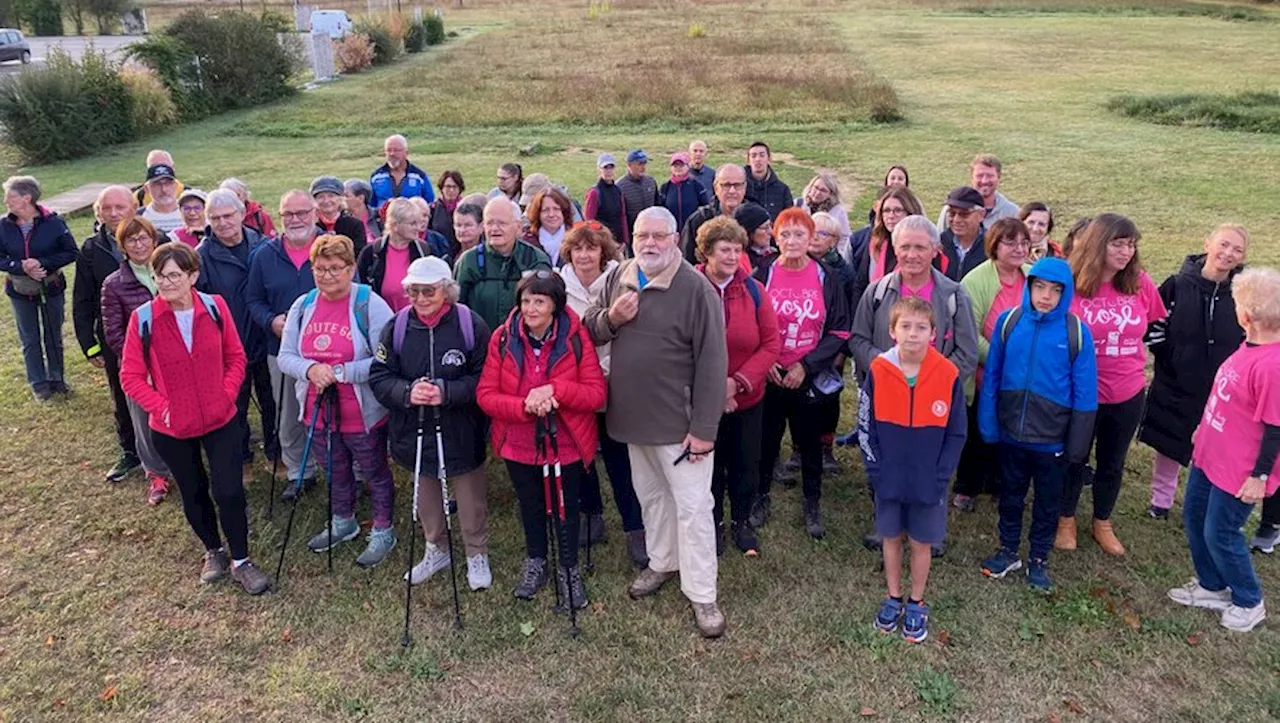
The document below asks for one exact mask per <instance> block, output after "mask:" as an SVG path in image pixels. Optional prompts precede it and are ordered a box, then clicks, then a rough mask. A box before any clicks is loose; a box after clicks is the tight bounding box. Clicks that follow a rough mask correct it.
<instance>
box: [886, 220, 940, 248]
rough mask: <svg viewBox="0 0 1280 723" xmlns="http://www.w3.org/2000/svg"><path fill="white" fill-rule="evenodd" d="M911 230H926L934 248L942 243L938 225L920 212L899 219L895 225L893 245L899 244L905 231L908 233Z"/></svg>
mask: <svg viewBox="0 0 1280 723" xmlns="http://www.w3.org/2000/svg"><path fill="white" fill-rule="evenodd" d="M910 231H924V232H925V233H927V234H929V241H930V242H931V243H932V244H933V247H934V248H938V247H939V246H941V245H942V238H941V237H940V236H939V235H938V227H937V226H934V225H933V221H930V220H929V219H927V218H925V217H924V216H921V215H919V214H917V215H914V216H907V217H906V218H904V219H902V220H901V221H899V222H898V225H897V226H894V227H893V245H894V246H897V245H898V239H899V238H901V237H902V235H903V234H904V233H908V232H910Z"/></svg>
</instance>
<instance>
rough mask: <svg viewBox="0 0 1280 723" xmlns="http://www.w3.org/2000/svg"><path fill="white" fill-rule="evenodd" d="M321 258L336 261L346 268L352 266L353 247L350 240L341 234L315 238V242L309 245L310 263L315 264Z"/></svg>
mask: <svg viewBox="0 0 1280 723" xmlns="http://www.w3.org/2000/svg"><path fill="white" fill-rule="evenodd" d="M321 258H326V259H338V260H340V261H342V262H344V263H346V265H347V266H354V265H355V263H356V252H355V245H354V244H352V243H351V239H349V238H347V237H346V236H343V235H342V234H335V233H327V234H323V235H321V236H317V237H316V240H315V242H314V243H312V244H311V263H312V264H315V262H316V261H317V260H319V259H321Z"/></svg>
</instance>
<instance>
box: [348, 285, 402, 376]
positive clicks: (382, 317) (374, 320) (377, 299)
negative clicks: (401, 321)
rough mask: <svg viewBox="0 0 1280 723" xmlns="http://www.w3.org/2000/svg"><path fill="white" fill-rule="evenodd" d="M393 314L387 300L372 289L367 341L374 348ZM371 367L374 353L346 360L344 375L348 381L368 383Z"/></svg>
mask: <svg viewBox="0 0 1280 723" xmlns="http://www.w3.org/2000/svg"><path fill="white" fill-rule="evenodd" d="M393 316H394V314H392V313H391V307H390V306H387V302H385V301H383V300H382V297H381V296H378V295H377V294H376V293H374V292H373V291H372V290H370V292H369V338H368V339H367V340H365V343H366V344H368V345H369V346H370V347H372V348H376V346H377V343H378V342H377V340H378V339H381V338H382V330H383V329H385V328H386V327H387V325H388V323H389V322H390V321H391V319H392V317H393ZM356 333H359V332H356ZM371 369H373V354H370V355H369V356H367V357H365V358H363V359H356V360H354V361H349V362H345V363H344V364H343V365H342V372H343V375H344V376H345V377H346V381H347V382H349V383H351V384H368V383H369V372H370V370H371Z"/></svg>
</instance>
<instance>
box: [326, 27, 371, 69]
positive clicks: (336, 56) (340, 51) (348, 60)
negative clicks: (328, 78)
mask: <svg viewBox="0 0 1280 723" xmlns="http://www.w3.org/2000/svg"><path fill="white" fill-rule="evenodd" d="M333 62H334V63H335V64H336V65H337V66H338V72H339V73H344V74H345V73H358V72H360V71H361V70H364V69H365V68H367V67H369V66H370V65H373V41H371V40H369V36H368V35H365V34H363V33H347V34H346V35H345V36H344V37H343V38H342V39H341V40H335V41H333Z"/></svg>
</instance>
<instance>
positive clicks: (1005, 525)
mask: <svg viewBox="0 0 1280 723" xmlns="http://www.w3.org/2000/svg"><path fill="white" fill-rule="evenodd" d="M992 449H998V450H999V456H1000V546H1001V547H1003V548H1004V549H1006V550H1009V551H1011V552H1017V550H1018V549H1019V548H1020V547H1021V545H1022V511H1023V510H1024V509H1026V505H1027V491H1028V490H1029V489H1031V488H1032V485H1033V483H1034V489H1035V499H1034V500H1033V501H1032V503H1031V534H1030V536H1029V538H1030V540H1029V541H1030V548H1031V549H1030V552H1031V559H1032V560H1048V559H1049V551H1050V550H1052V549H1053V537H1054V534H1055V533H1056V532H1057V529H1058V506H1059V504H1061V502H1062V486H1063V484H1064V482H1065V480H1066V477H1067V460H1066V457H1065V456H1064V455H1062V454H1053V453H1051V452H1035V451H1032V450H1029V449H1023V448H1022V447H1017V446H1015V445H1012V444H1001V445H1000V446H999V447H998V448H997V447H992Z"/></svg>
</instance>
